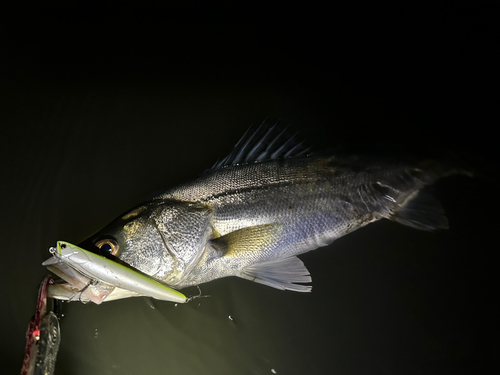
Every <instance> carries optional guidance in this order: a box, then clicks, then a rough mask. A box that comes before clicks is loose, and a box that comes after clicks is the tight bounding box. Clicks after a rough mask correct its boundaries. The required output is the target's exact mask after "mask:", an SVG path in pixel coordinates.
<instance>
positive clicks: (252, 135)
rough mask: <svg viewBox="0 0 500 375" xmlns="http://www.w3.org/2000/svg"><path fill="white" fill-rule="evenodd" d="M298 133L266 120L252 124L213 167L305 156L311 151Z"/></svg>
mask: <svg viewBox="0 0 500 375" xmlns="http://www.w3.org/2000/svg"><path fill="white" fill-rule="evenodd" d="M296 136H297V133H296V134H293V135H289V134H288V133H286V129H284V130H282V129H279V128H278V124H274V125H270V124H269V123H267V121H264V122H263V123H262V124H261V125H260V126H258V127H255V126H251V127H250V128H249V129H248V130H247V131H246V132H245V134H244V135H243V137H241V139H240V140H239V141H238V142H237V143H236V145H235V146H234V148H233V150H232V151H231V152H230V153H229V155H227V156H226V157H225V158H223V159H222V160H219V161H217V162H216V163H215V164H214V165H213V166H212V169H218V168H222V167H227V166H230V165H236V164H240V163H255V162H263V161H267V160H276V159H281V158H283V159H288V158H293V157H299V156H304V155H305V154H307V153H308V152H309V151H310V148H306V147H305V146H304V145H303V141H302V142H301V141H299V140H297V139H296Z"/></svg>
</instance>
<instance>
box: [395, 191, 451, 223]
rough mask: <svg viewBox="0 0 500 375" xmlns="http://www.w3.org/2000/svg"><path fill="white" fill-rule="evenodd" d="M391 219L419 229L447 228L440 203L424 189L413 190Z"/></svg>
mask: <svg viewBox="0 0 500 375" xmlns="http://www.w3.org/2000/svg"><path fill="white" fill-rule="evenodd" d="M391 219H392V220H394V221H397V222H399V223H401V224H403V225H407V226H410V227H413V228H416V229H420V230H435V229H448V219H447V218H446V216H445V214H444V209H443V206H442V205H441V203H440V202H439V201H438V200H437V199H436V198H435V197H434V196H432V195H431V194H429V193H428V192H426V191H418V192H415V196H413V197H409V199H408V198H407V203H405V204H404V205H403V206H402V208H400V209H399V210H398V211H396V212H395V213H394V214H392V216H391Z"/></svg>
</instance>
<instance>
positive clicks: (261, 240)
mask: <svg viewBox="0 0 500 375" xmlns="http://www.w3.org/2000/svg"><path fill="white" fill-rule="evenodd" d="M282 228H283V224H281V223H272V224H262V225H255V226H251V227H246V228H242V229H238V230H235V231H234V232H230V233H228V234H225V235H224V236H222V237H218V238H216V239H213V240H211V244H212V247H213V248H214V249H215V250H216V251H218V252H219V253H220V254H221V255H222V256H226V257H233V256H244V255H245V254H249V253H253V252H259V251H262V250H263V249H264V248H266V247H269V246H271V245H272V244H273V243H274V242H275V241H276V240H277V239H278V237H279V235H280V234H281V231H282Z"/></svg>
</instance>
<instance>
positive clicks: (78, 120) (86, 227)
mask: <svg viewBox="0 0 500 375" xmlns="http://www.w3.org/2000/svg"><path fill="white" fill-rule="evenodd" d="M342 3H344V2H342ZM349 4H350V5H345V4H344V5H342V6H338V5H335V4H329V6H328V7H326V6H325V7H319V6H315V5H314V4H308V5H305V4H304V5H303V6H292V5H290V4H289V3H285V4H281V5H277V4H275V5H273V6H271V5H269V4H268V5H266V6H262V7H260V6H256V5H254V4H253V3H248V4H243V3H238V4H237V5H236V3H232V2H216V3H215V4H211V5H207V4H196V3H190V4H189V5H186V4H183V5H175V4H168V5H162V6H160V5H157V4H153V3H145V4H144V5H142V6H140V7H130V8H127V7H123V6H111V5H108V6H102V7H88V6H71V5H61V6H53V7H48V6H46V7H39V6H38V7H33V6H27V5H26V6H25V7H24V8H16V9H5V11H3V12H2V16H0V17H1V18H2V26H3V31H2V35H1V39H0V41H1V48H0V56H1V59H0V95H1V97H0V123H1V125H2V127H1V132H2V133H1V137H0V141H1V144H0V153H1V158H2V163H1V172H2V173H1V176H2V177H1V178H2V181H1V185H0V186H1V187H0V188H1V196H2V199H3V202H2V203H3V204H2V216H1V219H0V220H1V221H0V228H1V236H0V238H1V239H2V245H1V246H2V254H3V262H2V275H3V277H4V280H3V283H2V287H1V289H0V290H1V293H2V295H1V301H2V306H3V308H2V319H1V320H2V333H4V336H3V340H2V344H1V345H2V348H1V351H0V353H1V356H2V368H3V370H2V371H4V370H5V373H16V372H18V371H19V369H20V366H21V361H22V355H23V346H24V334H25V330H26V327H27V325H28V322H29V319H30V317H31V315H32V314H33V312H34V307H35V300H36V293H37V288H38V284H39V282H40V281H41V280H42V278H43V276H44V275H45V274H46V271H45V270H44V269H43V268H42V267H41V265H40V263H41V262H42V261H43V260H44V259H45V258H47V257H48V255H49V254H48V252H47V248H48V247H49V246H51V245H54V243H55V241H56V240H67V241H70V242H75V243H78V242H79V241H81V240H83V239H84V238H86V237H87V236H89V235H91V234H92V233H93V232H95V231H97V230H98V229H100V228H101V227H102V226H104V225H105V224H106V223H107V222H109V221H110V220H111V219H113V218H114V217H115V216H116V215H118V214H119V213H121V212H123V211H125V210H127V209H129V208H130V207H132V206H133V205H134V204H137V203H138V202H140V201H141V199H143V198H144V197H146V196H148V195H149V194H150V193H151V192H154V191H157V190H159V189H162V188H166V187H169V186H172V185H174V184H176V183H179V182H182V181H185V180H187V179H189V178H193V177H196V176H197V175H198V174H199V173H201V172H202V171H203V170H204V169H206V168H209V167H210V166H211V165H212V164H213V163H214V162H215V161H216V160H217V159H218V158H221V157H224V156H225V155H226V154H227V153H228V152H229V151H230V149H231V147H232V145H234V143H236V141H237V140H238V138H239V137H240V136H241V135H242V134H243V132H244V131H245V130H246V129H247V128H248V127H249V126H250V125H251V124H252V123H254V124H255V123H259V122H261V121H263V120H264V119H265V118H269V119H270V120H271V121H276V120H279V119H280V120H281V121H282V123H283V125H289V126H290V127H291V129H293V130H300V132H301V135H302V136H303V137H304V138H306V139H307V141H308V142H309V144H312V145H315V146H316V148H318V149H321V148H325V147H336V148H346V149H348V150H353V151H363V150H365V149H366V148H367V147H370V148H375V149H376V150H378V151H379V152H383V153H386V154H390V153H391V152H394V153H395V155H396V153H397V155H399V153H401V151H408V152H411V153H416V154H431V155H436V154H451V155H455V156H457V157H458V159H459V160H462V161H463V162H464V163H465V164H467V165H471V166H474V167H475V168H476V169H477V170H478V171H479V176H478V177H476V178H475V179H467V178H465V177H460V176H455V177H450V178H448V179H446V180H443V181H441V182H439V183H438V184H437V185H436V187H435V193H436V195H437V196H438V198H439V199H440V200H441V201H442V203H443V206H444V207H445V209H446V211H447V215H448V218H449V221H450V230H448V231H442V232H436V233H427V232H420V231H416V230H413V229H411V228H405V227H402V226H400V225H397V224H394V223H391V222H378V223H375V224H372V225H370V226H368V227H366V228H364V229H362V230H360V231H358V232H356V233H354V234H352V235H350V236H347V237H345V238H342V239H340V240H338V241H337V242H335V243H334V244H333V245H331V246H329V247H327V248H324V249H321V250H318V251H315V252H312V253H309V254H306V255H304V256H303V257H302V258H303V260H304V261H305V263H306V265H307V266H308V269H309V270H310V271H311V274H312V276H313V280H314V283H313V285H314V289H313V293H311V294H307V295H303V294H295V293H289V292H280V291H276V290H272V289H270V288H266V287H264V286H260V285H255V284H251V283H249V282H247V281H243V280H237V279H233V278H230V279H224V280H217V281H214V282H212V283H209V284H207V285H204V286H202V290H203V292H204V293H207V294H211V295H212V298H210V299H204V300H202V302H201V304H200V305H196V304H189V305H187V306H178V307H175V306H174V305H173V304H169V303H161V302H150V303H149V304H148V303H146V302H144V300H143V299H129V300H124V301H117V302H111V303H109V304H105V305H102V306H94V305H82V304H70V305H65V306H64V314H65V316H64V318H62V319H61V329H62V344H61V350H60V353H59V357H58V365H57V370H56V373H57V374H87V373H93V374H101V373H102V374H115V373H116V374H142V373H149V374H166V373H169V374H170V373H171V374H201V373H203V374H229V373H231V374H269V373H272V372H271V370H274V371H276V373H278V374H304V373H308V374H325V373H335V374H341V375H344V374H438V373H439V374H443V373H446V374H447V373H450V374H451V373H453V374H478V373H486V372H487V371H490V370H491V367H490V362H489V361H490V359H491V355H492V353H493V350H496V349H498V346H496V349H495V346H491V343H490V342H489V339H492V338H493V334H492V332H493V330H494V328H496V324H495V323H494V322H493V319H492V318H493V316H494V315H493V314H494V310H493V308H492V305H493V303H494V301H495V300H496V295H497V293H494V288H493V284H492V283H493V274H494V272H495V271H494V268H493V266H494V265H493V254H494V253H495V252H496V251H495V249H496V248H498V244H497V243H496V242H493V237H494V233H495V232H494V231H495V230H496V229H497V227H498V222H499V220H498V216H497V212H498V203H497V198H496V193H497V192H498V179H497V170H498V168H497V164H496V162H497V159H498V158H497V153H498V136H496V131H497V129H496V128H497V127H498V126H497V125H498V115H497V107H498V97H497V96H498V94H497V92H498V82H497V81H496V80H494V77H495V73H496V71H497V70H498V64H497V61H496V56H497V54H498V47H499V44H498V19H499V17H498V16H499V14H498V12H497V9H496V6H494V2H488V1H453V2H451V1H450V2H445V1H419V2H410V3H408V2H405V3H404V4H401V2H392V3H391V2H382V3H377V4H372V5H367V4H366V3H362V2H350V3H349ZM495 291H496V290H495ZM187 292H188V294H189V293H190V294H196V293H197V291H196V290H193V291H190V290H188V291H187ZM150 305H151V306H150ZM151 307H154V309H153V308H151ZM229 316H231V319H230V318H229Z"/></svg>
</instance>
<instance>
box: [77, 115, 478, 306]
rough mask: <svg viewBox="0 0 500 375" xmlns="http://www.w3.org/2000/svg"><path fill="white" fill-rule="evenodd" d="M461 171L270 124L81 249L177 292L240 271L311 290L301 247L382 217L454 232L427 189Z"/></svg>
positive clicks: (276, 284) (330, 240)
mask: <svg viewBox="0 0 500 375" xmlns="http://www.w3.org/2000/svg"><path fill="white" fill-rule="evenodd" d="M457 173H463V174H469V172H467V171H465V170H463V169H461V168H458V167H456V166H454V165H453V163H448V162H442V161H435V160H428V159H423V160H416V159H411V158H409V159H402V158H393V159H391V158H387V157H385V158H373V157H367V156H366V155H364V156H363V155H347V154H338V153H334V152H328V151H314V150H312V149H311V148H306V147H305V146H304V143H303V142H299V140H298V139H297V136H296V135H289V134H288V133H287V131H286V129H285V130H282V129H280V128H279V127H278V126H277V125H274V126H269V125H267V124H263V125H261V126H260V127H258V128H250V129H249V130H248V131H247V132H246V133H245V134H244V136H243V137H242V138H241V139H240V140H239V142H238V143H237V144H236V145H235V147H234V148H233V150H232V151H231V152H230V154H229V155H228V156H227V157H225V158H223V159H222V160H219V161H218V162H216V163H215V164H214V165H213V167H212V168H210V169H208V170H206V171H205V172H203V173H202V174H201V175H200V176H199V177H197V178H194V179H193V180H191V181H188V182H185V183H182V184H180V185H178V186H175V187H172V188H169V189H166V190H164V191H162V192H160V193H158V194H156V195H154V196H152V197H151V198H149V199H147V200H146V201H145V202H143V203H141V204H139V205H138V206H136V207H134V208H132V209H131V210H128V211H127V212H125V213H124V214H122V215H120V216H119V217H117V218H116V219H115V220H114V221H112V222H111V223H110V224H109V225H107V226H106V227H105V228H103V229H102V230H100V231H99V232H97V233H96V234H95V235H93V236H91V237H89V238H88V239H87V240H85V241H83V242H82V243H81V244H79V246H81V247H82V248H84V249H87V250H88V251H92V252H95V253H99V254H101V255H102V256H105V257H107V258H109V259H111V260H113V261H116V262H120V263H121V264H123V265H126V266H127V267H131V268H133V269H135V270H138V271H140V272H141V273H142V274H144V275H147V276H149V277H150V278H152V279H154V280H156V281H158V282H159V283H161V284H164V285H167V286H168V287H170V288H173V289H175V290H179V289H183V288H186V287H190V286H197V285H200V284H203V283H207V282H210V281H212V280H215V279H220V278H225V277H229V276H236V277H240V278H243V279H247V280H250V281H252V282H256V283H260V284H264V285H267V286H269V287H273V288H276V289H280V290H290V291H296V292H310V291H311V290H312V285H310V284H311V282H312V278H311V275H310V273H309V271H308V269H307V268H306V266H305V265H304V263H303V262H302V260H301V259H299V257H298V256H299V255H301V254H304V253H307V252H309V251H312V250H315V249H317V248H320V247H324V246H327V245H330V244H331V243H333V242H334V241H335V240H336V239H338V238H340V237H342V236H344V235H347V234H350V233H351V232H354V231H355V230H357V229H359V228H362V227H364V226H366V225H368V224H370V223H373V222H375V221H377V220H381V219H388V220H392V221H395V222H398V223H401V224H403V225H406V226H409V227H413V228H416V229H419V230H426V231H430V230H440V229H447V228H448V220H447V218H446V216H445V214H444V210H443V207H442V205H441V204H440V203H439V201H438V200H437V199H436V198H435V197H434V196H433V195H432V194H431V193H430V192H429V191H428V186H430V185H432V184H433V183H434V182H435V181H437V180H438V179H440V178H443V177H446V176H449V175H452V174H457ZM125 297H126V296H125ZM116 299H118V298H116Z"/></svg>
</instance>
